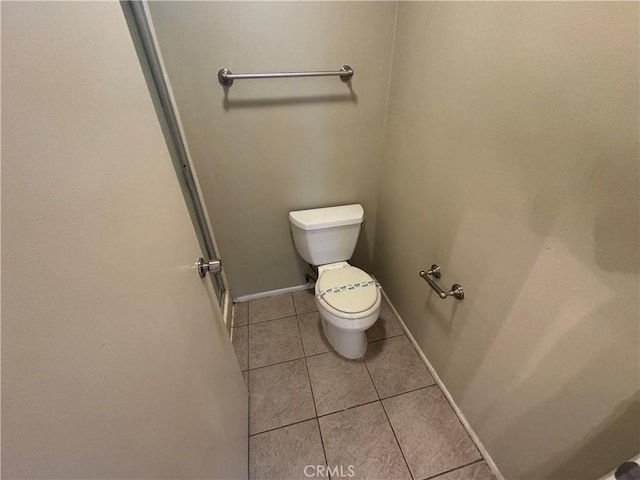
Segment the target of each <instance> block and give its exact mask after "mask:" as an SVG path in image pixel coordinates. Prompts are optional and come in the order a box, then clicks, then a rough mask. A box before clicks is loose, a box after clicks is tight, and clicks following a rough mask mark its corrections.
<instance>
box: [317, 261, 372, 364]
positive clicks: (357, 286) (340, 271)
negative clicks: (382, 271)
mask: <svg viewBox="0 0 640 480" xmlns="http://www.w3.org/2000/svg"><path fill="white" fill-rule="evenodd" d="M315 294H316V306H317V307H318V311H319V313H320V322H321V324H322V331H323V332H324V334H325V336H326V337H327V340H329V343H330V344H331V346H332V347H333V348H334V349H335V350H336V352H338V353H339V354H340V355H342V356H343V357H346V358H350V359H356V358H361V357H362V356H364V354H365V352H366V350H367V335H366V333H365V331H366V330H368V329H369V328H371V327H372V326H373V324H374V323H375V322H376V320H377V319H378V317H379V316H380V305H381V295H380V290H379V288H378V284H377V282H376V281H375V280H374V279H373V278H372V277H371V276H370V275H369V274H367V273H366V272H365V271H363V270H360V269H359V268H356V267H353V266H351V265H349V264H348V263H347V262H337V263H332V264H328V265H321V266H320V267H318V281H317V282H316V286H315Z"/></svg>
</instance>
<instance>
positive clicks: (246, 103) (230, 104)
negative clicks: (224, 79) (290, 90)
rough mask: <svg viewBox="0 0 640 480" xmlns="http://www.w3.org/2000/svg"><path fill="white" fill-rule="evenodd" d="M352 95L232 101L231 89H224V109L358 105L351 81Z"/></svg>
mask: <svg viewBox="0 0 640 480" xmlns="http://www.w3.org/2000/svg"><path fill="white" fill-rule="evenodd" d="M346 84H347V86H348V87H349V91H350V93H348V94H347V93H345V94H338V95H308V96H304V97H277V98H253V99H252V98H246V99H238V100H234V99H230V98H229V87H223V88H224V98H223V99H222V108H223V109H224V110H230V109H232V108H261V107H289V106H295V105H310V104H314V103H353V104H354V105H355V104H357V103H358V96H357V95H356V92H354V91H353V88H352V85H351V81H349V82H346Z"/></svg>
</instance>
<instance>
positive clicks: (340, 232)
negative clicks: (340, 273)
mask: <svg viewBox="0 0 640 480" xmlns="http://www.w3.org/2000/svg"><path fill="white" fill-rule="evenodd" d="M363 218H364V209H363V208H362V205H359V204H357V203H356V204H353V205H342V206H339V207H327V208H314V209H311V210H298V211H295V212H289V223H291V233H292V234H293V242H294V243H295V245H296V249H297V250H298V253H299V254H300V256H301V257H302V258H304V259H305V260H306V261H307V262H308V263H310V264H311V265H326V264H327V263H334V262H341V261H346V260H349V259H350V258H351V255H353V251H354V250H355V248H356V243H357V242H358V236H359V235H360V225H361V224H362V219H363Z"/></svg>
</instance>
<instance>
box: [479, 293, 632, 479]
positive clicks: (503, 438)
mask: <svg viewBox="0 0 640 480" xmlns="http://www.w3.org/2000/svg"><path fill="white" fill-rule="evenodd" d="M620 301H621V298H620V297H614V298H612V299H611V300H610V301H609V302H607V303H605V304H602V305H600V306H599V307H598V308H597V309H595V310H594V311H592V312H589V314H588V315H587V316H586V317H585V318H580V319H578V320H577V321H576V322H575V323H574V324H573V326H572V328H571V329H569V330H567V331H566V332H564V333H563V334H562V335H561V336H560V337H559V338H557V339H556V338H555V336H553V337H552V339H554V343H552V344H551V345H544V339H545V335H542V336H541V339H540V340H539V341H538V342H537V343H536V347H537V348H535V349H532V351H530V352H528V353H525V354H524V355H523V357H524V358H525V359H533V361H532V362H530V364H527V362H524V363H523V364H519V366H518V374H519V377H516V378H515V379H514V380H513V381H512V382H511V383H510V385H509V386H508V387H507V389H506V390H505V391H504V395H503V396H502V397H501V399H500V400H498V402H496V403H493V404H491V405H490V406H488V407H487V408H486V409H485V410H484V411H483V412H481V413H480V414H478V415H477V416H476V422H475V423H476V425H477V426H478V427H479V428H480V429H482V428H483V427H484V426H485V425H487V424H493V429H494V430H495V429H496V426H497V425H498V426H499V425H500V423H503V422H504V423H506V424H507V426H506V427H505V428H503V429H502V432H501V433H499V434H498V435H497V437H496V438H495V439H494V440H490V441H488V442H486V443H487V446H488V447H489V448H490V449H492V450H493V449H495V450H498V451H502V452H509V451H510V452H511V453H512V455H513V456H514V457H516V456H518V455H519V456H522V452H523V451H524V452H528V453H527V455H529V456H531V457H530V458H529V461H528V462H527V464H528V465H531V467H529V468H527V469H523V470H522V471H520V472H518V475H517V478H520V479H531V480H536V479H541V478H549V479H554V480H560V479H572V480H573V479H575V480H582V479H584V478H594V479H595V478H599V477H601V476H602V475H604V474H606V473H607V472H608V471H609V470H610V469H612V468H613V467H615V466H616V465H617V464H619V463H622V462H623V461H625V460H627V459H629V458H631V457H633V456H635V455H636V454H637V453H638V449H639V448H640V431H639V430H638V425H640V391H639V387H638V384H637V382H636V383H633V384H629V385H623V386H620V385H619V383H620V379H618V378H615V375H614V373H615V372H616V371H623V370H625V369H626V370H630V369H631V370H632V369H633V368H634V365H635V364H636V363H637V358H636V355H635V352H634V350H633V340H632V341H630V342H629V345H621V344H619V343H617V342H616V340H615V338H613V337H612V336H609V337H608V338H607V336H606V335H604V338H603V339H602V340H603V341H602V342H601V343H600V344H599V345H593V342H592V340H591V338H592V337H591V336H590V333H589V329H590V328H598V325H599V324H600V323H601V320H602V317H603V315H606V313H607V312H609V311H611V310H612V307H613V306H614V305H616V304H619V303H620ZM610 327H611V328H612V329H614V330H618V331H624V328H625V325H624V319H622V318H611V321H610ZM603 343H604V344H605V345H604V346H603V345H602V344H603ZM590 345H591V348H592V355H590V356H588V357H586V356H585V355H584V352H585V351H586V350H588V349H589V348H590ZM585 358H586V359H587V360H586V361H585ZM550 371H552V372H554V375H553V376H549V375H548V374H547V372H550ZM607 377H610V378H611V379H612V380H611V383H610V384H607V383H603V382H602V381H598V380H597V379H602V378H607ZM626 377H629V375H626ZM609 388H613V389H615V391H616V392H620V390H625V391H627V392H628V395H627V399H626V400H625V401H623V402H619V403H618V404H617V407H616V408H615V410H613V411H609V407H608V406H609V405H613V404H615V403H614V400H613V399H612V398H613V397H614V396H615V394H612V396H611V397H610V399H611V400H610V401H606V400H604V399H607V393H608V389H609ZM536 397H538V398H544V400H543V401H541V402H539V403H537V404H536V405H535V406H534V407H533V408H530V409H529V410H525V411H524V412H523V413H522V414H520V415H518V416H517V417H515V418H511V419H505V418H504V412H505V411H517V409H518V408H519V407H522V406H526V405H527V404H530V399H531V398H536ZM603 400H604V401H603ZM586 405H589V408H585V406H586ZM598 415H600V416H599V417H598ZM550 420H552V422H551V426H550V425H549V421H550ZM591 425H593V426H591ZM567 426H572V427H571V428H566V427H567ZM589 426H591V427H589ZM569 430H574V431H575V430H578V431H580V430H582V431H585V432H586V433H585V434H584V436H583V437H581V438H580V439H578V440H576V439H575V438H573V437H571V436H570V434H568V433H567V431H569ZM518 432H520V433H518ZM522 432H527V435H525V436H524V437H523V435H522ZM518 435H520V438H523V441H521V442H519V443H514V442H513V438H515V437H516V436H518ZM545 437H546V438H548V442H547V446H551V450H553V447H554V446H555V447H556V451H557V453H555V454H552V455H548V456H545V457H544V458H536V457H535V455H537V453H538V452H539V448H538V442H539V439H540V438H545ZM603 466H609V467H610V468H607V467H604V468H603Z"/></svg>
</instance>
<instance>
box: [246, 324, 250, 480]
mask: <svg viewBox="0 0 640 480" xmlns="http://www.w3.org/2000/svg"><path fill="white" fill-rule="evenodd" d="M247 342H249V335H248V334H247ZM247 368H249V351H248V350H247ZM250 375H251V374H250V373H249V370H247V393H248V395H247V475H249V472H251V442H250V441H249V439H250V438H251V435H249V432H250V431H251V389H250V388H249V385H251V377H250Z"/></svg>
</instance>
